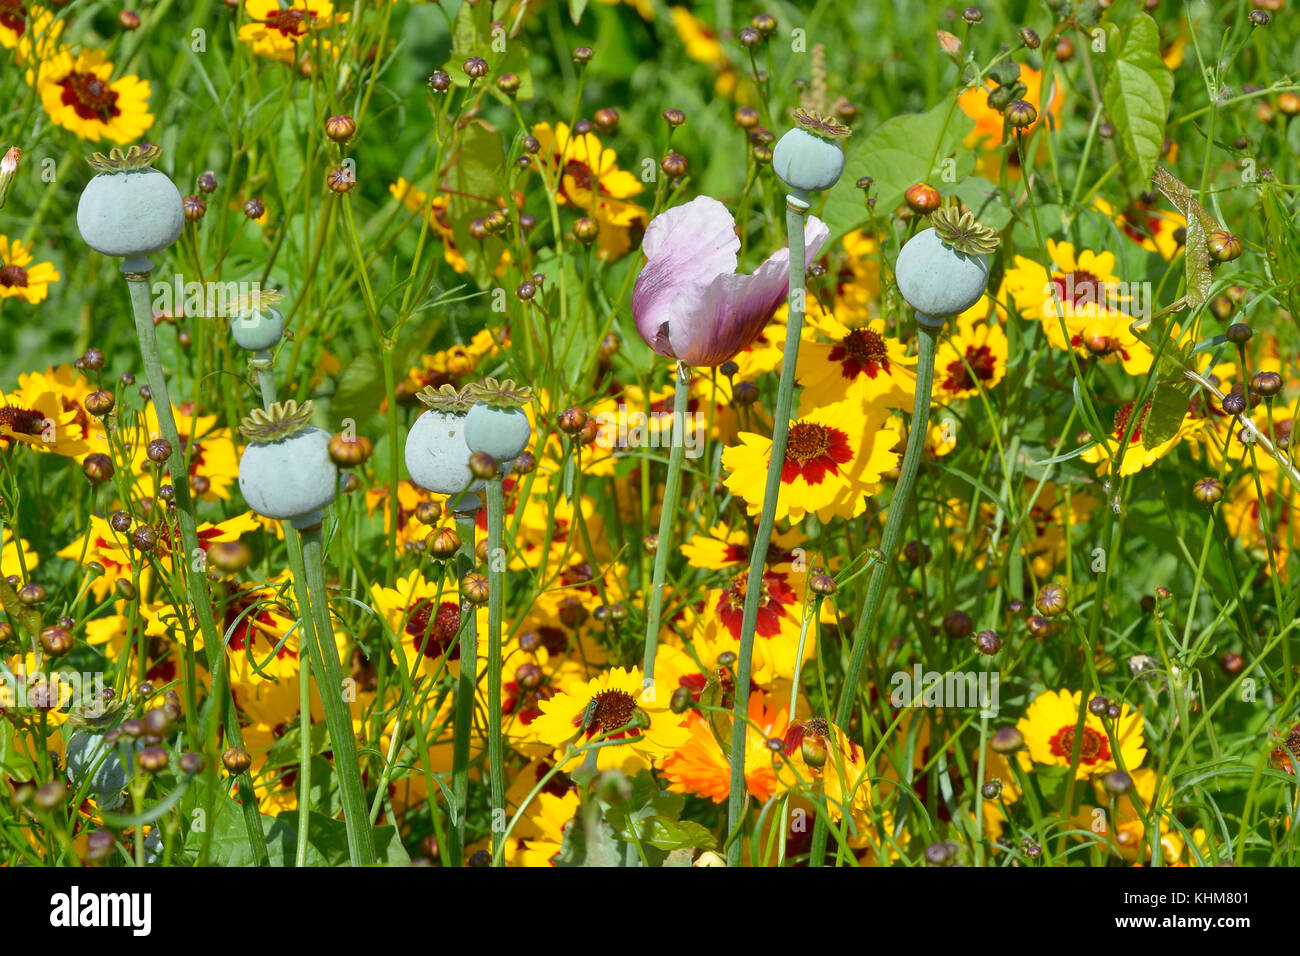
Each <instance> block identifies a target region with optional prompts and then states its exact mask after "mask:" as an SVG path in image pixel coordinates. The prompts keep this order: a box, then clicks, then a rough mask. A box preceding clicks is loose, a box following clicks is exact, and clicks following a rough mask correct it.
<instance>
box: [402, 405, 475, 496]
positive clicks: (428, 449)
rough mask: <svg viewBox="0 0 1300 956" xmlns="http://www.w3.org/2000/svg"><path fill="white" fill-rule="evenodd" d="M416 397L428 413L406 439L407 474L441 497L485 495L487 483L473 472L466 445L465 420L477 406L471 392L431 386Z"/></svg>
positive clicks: (417, 421)
mask: <svg viewBox="0 0 1300 956" xmlns="http://www.w3.org/2000/svg"><path fill="white" fill-rule="evenodd" d="M415 397H416V398H417V399H419V401H420V402H421V403H422V404H423V405H424V406H425V407H426V408H428V411H426V412H424V413H423V414H421V415H420V417H419V418H417V419H416V420H415V424H414V425H412V426H411V430H410V431H409V432H408V433H407V435H406V470H407V471H408V472H409V473H410V475H411V480H412V481H414V482H415V483H416V484H417V485H419V486H420V487H421V488H423V489H425V490H426V491H432V492H435V493H437V494H440V495H454V494H457V493H459V492H461V491H463V490H466V491H469V492H478V491H482V490H483V487H484V486H483V482H482V481H481V480H479V479H476V478H475V477H474V475H473V474H472V473H471V472H470V470H469V455H470V450H469V445H467V444H466V443H465V418H466V416H467V415H468V414H469V411H470V409H471V408H472V407H473V406H474V399H473V398H472V397H471V396H470V395H469V393H468V390H462V391H458V390H457V389H456V388H455V387H454V386H452V385H443V386H442V388H441V389H440V390H435V389H434V388H433V387H432V386H428V387H426V388H424V389H423V390H421V391H419V392H417V393H416V396H415Z"/></svg>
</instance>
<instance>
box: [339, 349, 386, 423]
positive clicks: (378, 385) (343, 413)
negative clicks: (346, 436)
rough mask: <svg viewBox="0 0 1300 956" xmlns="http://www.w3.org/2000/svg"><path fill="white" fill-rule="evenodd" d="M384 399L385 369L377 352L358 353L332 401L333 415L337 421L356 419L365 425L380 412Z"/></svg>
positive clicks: (346, 370)
mask: <svg viewBox="0 0 1300 956" xmlns="http://www.w3.org/2000/svg"><path fill="white" fill-rule="evenodd" d="M403 371H404V370H403ZM383 397H384V367H383V363H382V362H381V360H380V357H379V355H378V353H376V352H374V351H362V352H359V353H358V354H357V357H356V358H354V359H353V360H352V361H351V362H350V363H349V364H348V366H347V368H345V369H343V371H342V372H341V373H340V374H339V378H338V384H337V385H336V386H335V388H334V397H333V398H332V399H331V400H330V416H331V417H332V418H333V419H334V420H335V421H342V420H343V419H345V418H355V419H356V420H357V421H358V422H364V421H366V420H367V419H368V418H370V416H371V415H373V414H374V413H375V412H377V411H378V410H379V402H380V400H381V399H383Z"/></svg>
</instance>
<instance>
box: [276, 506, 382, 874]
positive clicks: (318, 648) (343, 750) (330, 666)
mask: <svg viewBox="0 0 1300 956" xmlns="http://www.w3.org/2000/svg"><path fill="white" fill-rule="evenodd" d="M284 537H285V541H286V542H288V545H289V562H290V565H291V570H292V571H293V576H294V586H295V588H298V580H299V577H300V576H301V577H302V579H303V580H305V581H306V594H305V595H304V594H303V593H302V591H301V590H299V592H298V604H299V608H298V614H299V627H300V628H301V629H302V631H303V637H304V638H305V639H306V643H307V652H308V654H309V656H310V658H311V669H312V672H313V673H314V674H315V675H316V689H317V690H318V691H319V692H320V700H321V705H322V706H323V707H324V708H325V726H326V727H327V728H328V730H329V735H330V747H331V748H332V750H333V752H334V771H335V773H336V774H337V776H338V783H339V798H340V800H341V801H342V803H343V823H344V826H345V828H346V830H347V837H348V856H349V858H350V859H351V860H352V865H353V866H370V865H372V864H373V863H374V862H375V842H374V834H373V832H372V830H371V828H370V817H369V814H368V812H367V807H366V793H365V789H364V787H363V785H362V783H361V763H360V761H359V760H358V758H357V738H356V734H355V733H354V732H353V730H352V714H351V713H349V710H348V705H347V702H346V701H345V700H344V699H343V673H342V669H341V668H340V666H339V653H338V649H337V648H336V647H335V646H334V626H333V624H332V623H331V621H330V611H329V594H328V592H327V591H326V588H325V564H324V558H323V555H324V541H323V536H322V534H321V526H320V525H319V524H317V525H315V526H314V527H311V528H308V529H306V530H305V531H296V530H294V529H293V528H292V527H289V528H285V535H284ZM304 597H305V598H306V603H305V604H304V603H303V598H304ZM313 618H314V620H313Z"/></svg>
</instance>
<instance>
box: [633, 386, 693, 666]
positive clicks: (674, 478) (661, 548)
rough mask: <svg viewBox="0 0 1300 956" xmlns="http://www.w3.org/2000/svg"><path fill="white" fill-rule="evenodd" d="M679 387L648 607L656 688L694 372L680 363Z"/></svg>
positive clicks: (648, 646) (649, 658)
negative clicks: (688, 407) (674, 524)
mask: <svg viewBox="0 0 1300 956" xmlns="http://www.w3.org/2000/svg"><path fill="white" fill-rule="evenodd" d="M674 377H675V379H676V383H677V384H676V388H675V389H674V390H673V444H672V449H671V450H670V451H669V453H668V483H667V484H666V485H664V500H663V507H662V510H661V511H660V512H659V536H658V538H657V539H656V541H657V543H656V544H655V567H654V580H653V581H652V583H651V585H650V603H649V605H648V606H647V607H646V624H645V659H644V661H643V663H642V673H643V675H644V678H643V680H644V686H646V687H653V686H654V677H655V654H656V652H657V651H658V649H659V618H660V616H661V615H662V612H663V607H664V575H665V573H666V571H667V569H668V552H669V551H670V550H671V544H672V537H673V519H674V518H675V517H676V516H677V496H678V493H679V492H680V491H681V488H682V458H683V457H684V454H685V451H686V404H687V400H688V399H687V393H688V392H689V391H690V385H691V372H690V369H689V368H687V367H686V366H685V365H683V364H682V363H681V362H678V363H677V372H676V375H675V376H674Z"/></svg>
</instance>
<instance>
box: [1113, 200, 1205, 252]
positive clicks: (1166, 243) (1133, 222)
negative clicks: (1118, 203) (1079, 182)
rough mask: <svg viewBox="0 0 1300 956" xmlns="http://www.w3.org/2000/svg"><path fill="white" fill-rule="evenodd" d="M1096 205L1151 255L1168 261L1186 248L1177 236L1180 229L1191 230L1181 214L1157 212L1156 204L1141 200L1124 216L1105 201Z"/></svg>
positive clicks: (1134, 203) (1130, 207)
mask: <svg viewBox="0 0 1300 956" xmlns="http://www.w3.org/2000/svg"><path fill="white" fill-rule="evenodd" d="M1092 205H1093V208H1094V209H1096V210H1097V211H1098V212H1100V213H1101V214H1102V215H1105V216H1109V217H1110V218H1111V220H1112V221H1113V222H1114V223H1115V225H1117V226H1119V227H1120V228H1121V229H1122V230H1124V235H1126V236H1128V237H1129V238H1130V239H1132V240H1133V241H1134V242H1136V243H1137V244H1138V245H1140V246H1141V247H1142V248H1143V249H1145V250H1147V251H1148V252H1154V253H1157V254H1158V255H1159V256H1160V257H1161V258H1162V259H1164V260H1165V261H1168V260H1170V259H1172V258H1173V257H1174V256H1176V255H1177V254H1178V251H1179V250H1180V249H1181V248H1182V243H1180V242H1179V241H1178V240H1177V239H1176V238H1175V236H1174V233H1176V232H1177V231H1178V230H1179V229H1183V228H1185V227H1186V226H1187V219H1186V217H1185V216H1183V214H1182V213H1180V212H1175V211H1174V210H1172V209H1169V210H1165V209H1157V208H1155V207H1154V205H1153V204H1152V203H1150V202H1147V201H1145V200H1141V199H1139V200H1135V201H1134V202H1133V204H1132V205H1131V206H1129V207H1128V209H1127V211H1124V212H1120V211H1118V210H1116V209H1115V207H1113V206H1112V205H1111V204H1110V203H1108V202H1106V200H1104V199H1096V200H1093V204H1092Z"/></svg>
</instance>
